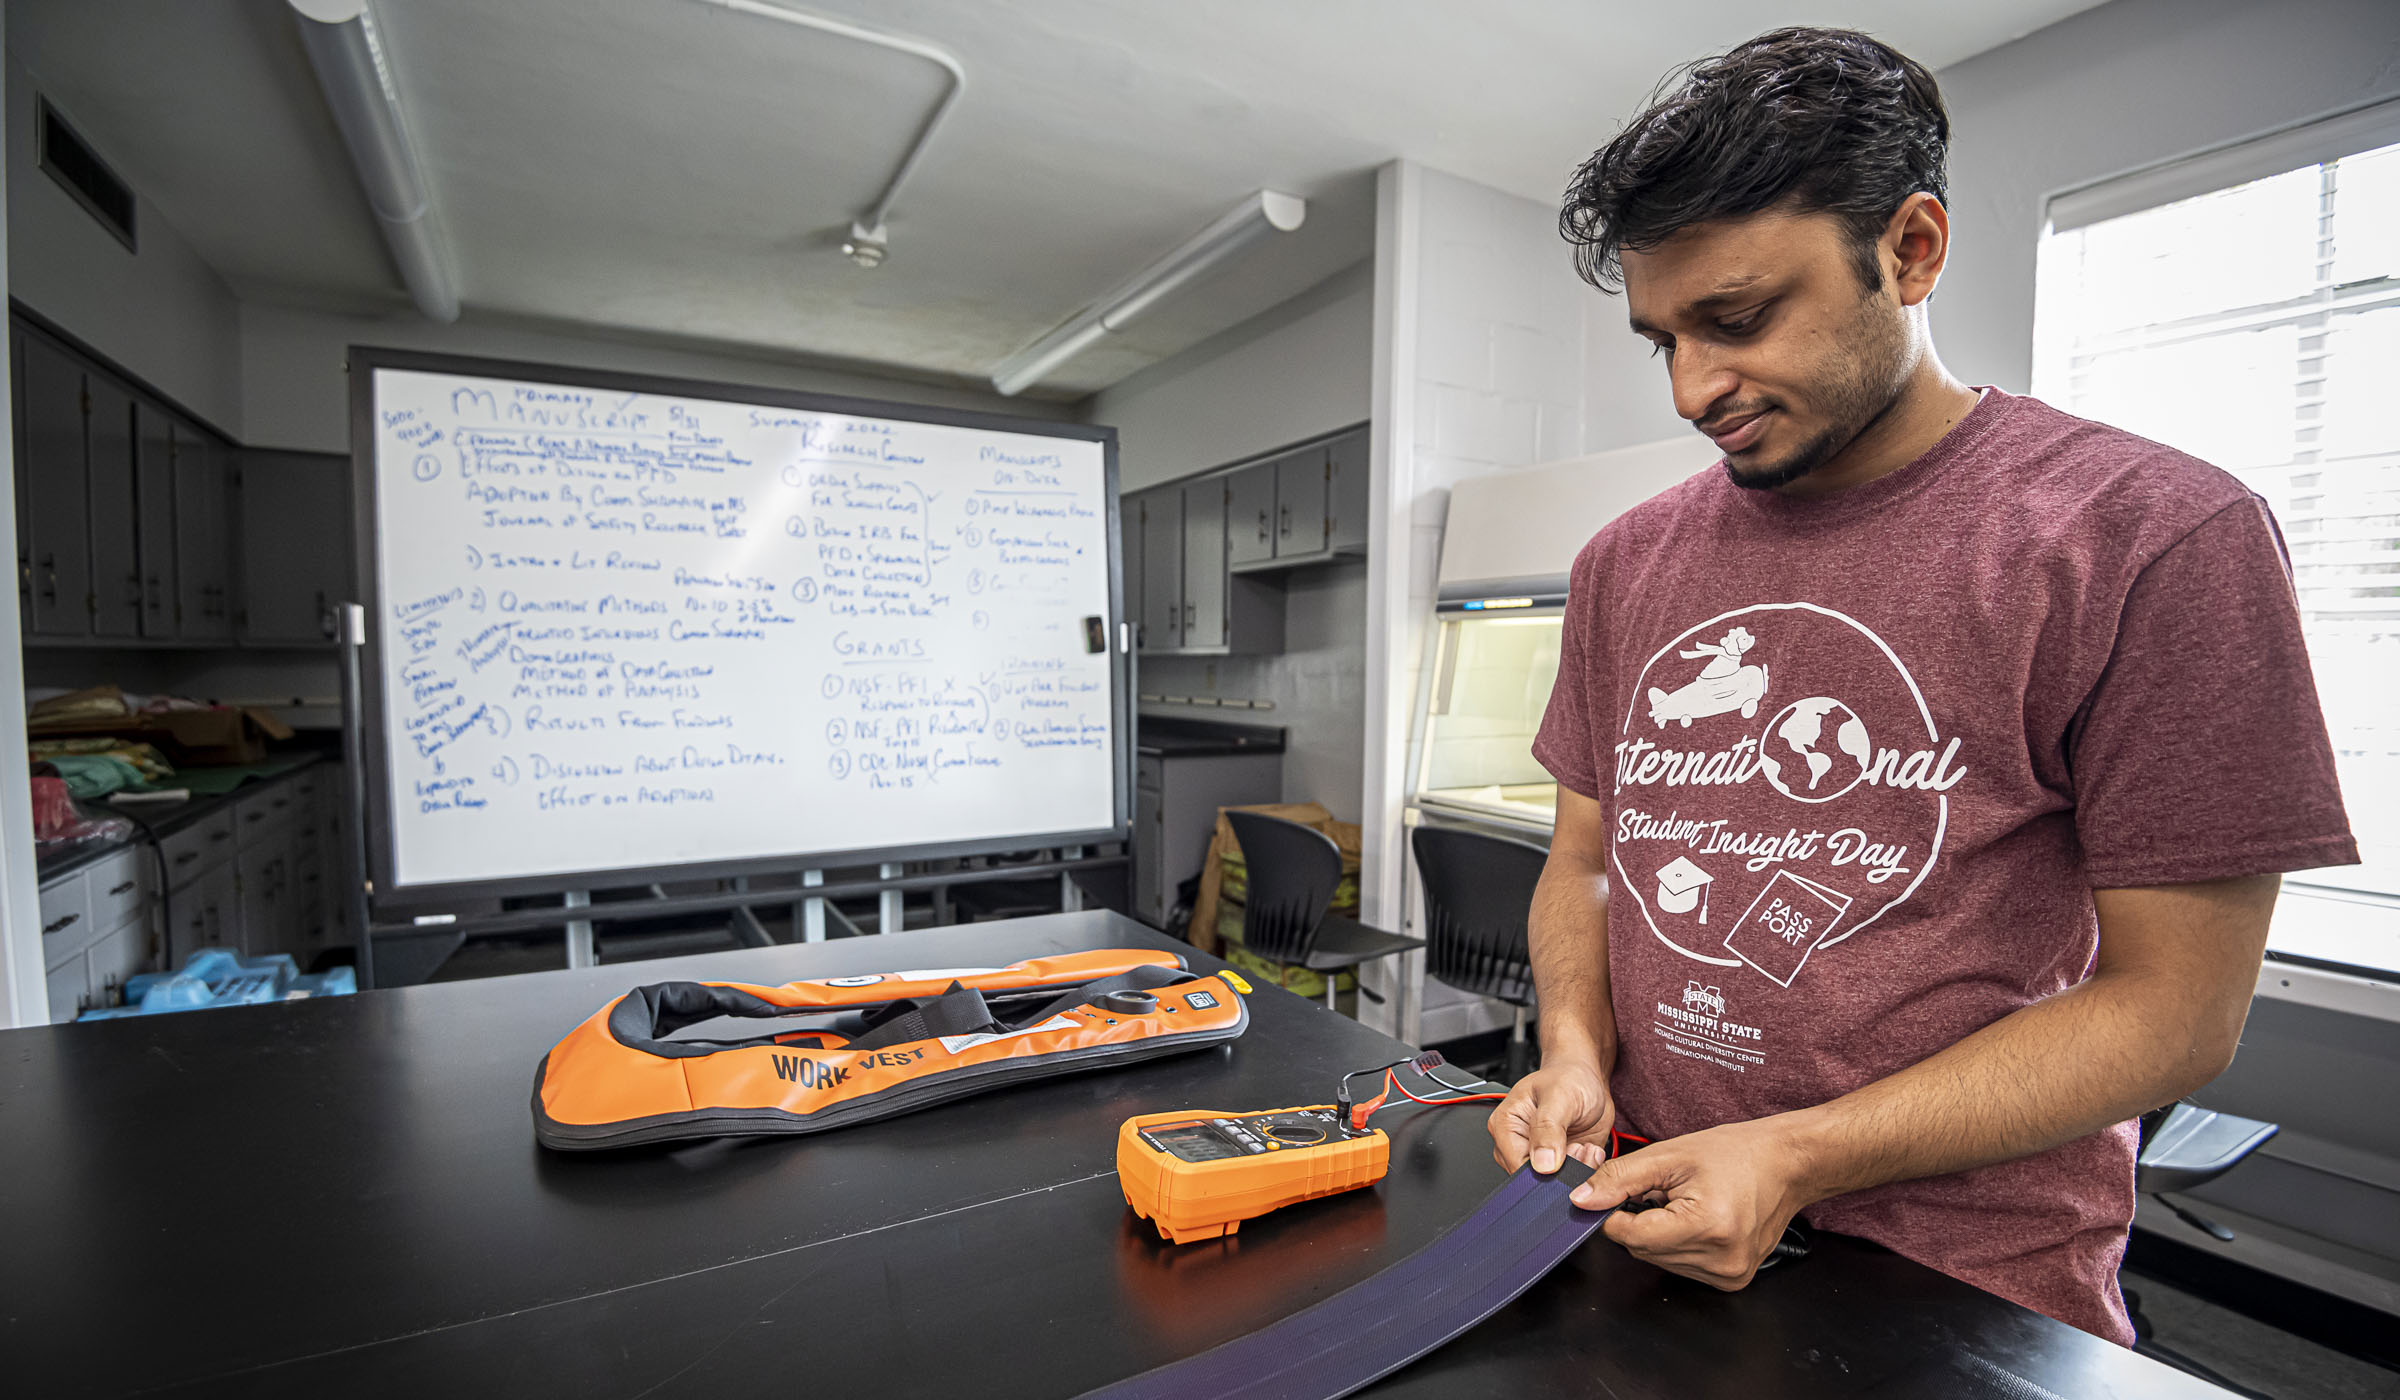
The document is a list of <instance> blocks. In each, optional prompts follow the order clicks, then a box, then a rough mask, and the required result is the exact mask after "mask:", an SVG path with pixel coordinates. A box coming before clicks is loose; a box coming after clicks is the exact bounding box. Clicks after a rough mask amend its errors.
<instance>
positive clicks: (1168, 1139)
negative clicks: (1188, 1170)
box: [1141, 1108, 1366, 1162]
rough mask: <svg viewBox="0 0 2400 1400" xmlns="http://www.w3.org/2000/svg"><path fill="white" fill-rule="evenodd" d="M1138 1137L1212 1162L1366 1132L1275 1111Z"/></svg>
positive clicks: (1314, 1115) (1321, 1115) (1326, 1115)
mask: <svg viewBox="0 0 2400 1400" xmlns="http://www.w3.org/2000/svg"><path fill="white" fill-rule="evenodd" d="M1141 1135H1142V1141H1144V1142H1147V1143H1149V1144H1150V1145H1151V1146H1152V1147H1155V1148H1157V1149H1159V1150H1160V1151H1161V1152H1169V1153H1172V1154H1174V1155H1175V1156H1176V1157H1179V1158H1181V1159H1182V1160H1184V1161H1186V1162H1216V1161H1222V1160H1224V1159H1225V1158H1228V1157H1247V1156H1251V1155H1254V1154H1256V1153H1261V1152H1280V1151H1283V1150H1284V1149H1286V1148H1291V1147H1314V1146H1316V1145H1317V1144H1318V1143H1322V1142H1339V1141H1341V1140H1343V1139H1345V1138H1354V1137H1365V1136H1366V1133H1365V1132H1364V1131H1358V1132H1353V1131H1352V1130H1351V1129H1350V1128H1349V1126H1348V1125H1346V1124H1344V1123H1343V1122H1342V1120H1341V1119H1340V1118H1339V1117H1338V1116H1337V1115H1335V1114H1334V1113H1332V1112H1330V1111H1327V1110H1324V1109H1315V1108H1295V1109H1286V1110H1284V1111H1282V1112H1279V1113H1260V1114H1252V1115H1245V1116H1241V1117H1224V1118H1206V1119H1197V1120H1194V1121H1192V1122H1188V1123H1166V1124H1161V1125H1160V1126H1158V1127H1154V1128H1145V1129H1142V1130H1141Z"/></svg>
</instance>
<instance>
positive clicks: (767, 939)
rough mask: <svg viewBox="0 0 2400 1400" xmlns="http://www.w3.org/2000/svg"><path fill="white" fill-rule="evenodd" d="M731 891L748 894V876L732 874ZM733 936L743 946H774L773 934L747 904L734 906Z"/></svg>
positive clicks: (662, 894)
mask: <svg viewBox="0 0 2400 1400" xmlns="http://www.w3.org/2000/svg"><path fill="white" fill-rule="evenodd" d="M733 892H734V893H735V894H748V893H749V892H750V877H749V876H747V875H736V876H734V877H733ZM660 895H661V897H662V898H663V897H664V895H665V891H663V890H662V891H660ZM733 937H734V941H735V942H737V943H740V944H741V945H742V946H743V947H745V948H772V947H774V946H775V935H774V934H773V933H771V932H769V931H768V929H767V926H766V925H765V924H764V923H762V922H760V921H759V917H758V911H756V910H754V909H752V908H751V907H750V906H749V905H747V904H742V905H736V906H735V907H734V911H733Z"/></svg>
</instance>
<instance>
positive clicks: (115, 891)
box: [83, 846, 151, 934]
mask: <svg viewBox="0 0 2400 1400" xmlns="http://www.w3.org/2000/svg"><path fill="white" fill-rule="evenodd" d="M150 862H151V855H150V848H149V847H147V846H136V847H134V848H133V849H131V850H128V851H121V852H119V853H118V854H116V855H113V856H110V857H109V858H108V859H106V860H104V861H101V862H99V863H98V864H96V865H94V866H92V867H91V868H90V869H89V870H86V871H84V872H83V886H84V889H85V891H86V898H88V899H89V900H90V902H91V906H92V927H93V928H95V929H98V930H99V931H100V932H101V933H104V934H105V933H109V932H112V931H114V930H115V929H117V928H119V927H122V926H123V925H125V924H127V923H130V922H132V921H133V920H134V919H137V918H139V917H141V913H142V906H143V904H144V903H145V902H147V901H148V899H149V898H150V879H151V875H150Z"/></svg>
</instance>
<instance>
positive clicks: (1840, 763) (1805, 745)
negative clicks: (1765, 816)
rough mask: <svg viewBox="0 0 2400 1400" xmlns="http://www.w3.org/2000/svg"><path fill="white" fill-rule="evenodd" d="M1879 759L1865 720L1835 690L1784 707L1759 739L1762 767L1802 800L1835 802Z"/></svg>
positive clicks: (1779, 789) (1783, 788) (1773, 781)
mask: <svg viewBox="0 0 2400 1400" xmlns="http://www.w3.org/2000/svg"><path fill="white" fill-rule="evenodd" d="M1874 761H1875V751H1874V749H1873V748H1871V747H1870V746H1869V744H1868V741H1867V726H1866V723H1865V722H1864V721H1862V720H1861V719H1859V717H1858V716H1857V715H1856V714H1855V713H1853V712H1852V711H1851V709H1850V707H1849V706H1848V705H1845V704H1843V703H1842V702H1841V701H1839V700H1836V699H1834V698H1833V697H1832V696H1830V695H1812V696H1810V697H1809V698H1808V699H1806V700H1796V701H1794V702H1792V703H1791V704H1789V705H1786V706H1784V707H1783V709H1782V711H1780V712H1779V713H1778V714H1777V715H1776V716H1775V718H1773V719H1771V720H1769V721H1767V727H1766V729H1765V731H1764V732H1762V733H1761V734H1760V735H1759V738H1758V766H1759V770H1760V771H1761V772H1763V773H1765V774H1766V777H1767V781H1768V782H1769V783H1770V784H1772V785H1773V786H1774V788H1775V790H1776V791H1777V792H1780V793H1782V794H1783V795H1784V796H1786V797H1789V798H1791V799H1793V800H1794V801H1797V802H1830V801H1832V800H1833V799H1834V798H1837V797H1839V796H1841V795H1842V794H1843V793H1845V792H1848V791H1849V790H1850V789H1852V788H1854V787H1856V786H1858V780H1859V779H1861V778H1863V777H1865V776H1866V775H1867V765H1869V764H1871V763H1873V762H1874Z"/></svg>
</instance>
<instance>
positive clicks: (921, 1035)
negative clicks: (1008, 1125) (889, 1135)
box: [843, 967, 1200, 1050]
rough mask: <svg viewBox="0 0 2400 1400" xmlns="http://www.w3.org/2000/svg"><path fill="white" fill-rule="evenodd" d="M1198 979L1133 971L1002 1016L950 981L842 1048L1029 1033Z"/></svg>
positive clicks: (1177, 971) (1161, 970)
mask: <svg viewBox="0 0 2400 1400" xmlns="http://www.w3.org/2000/svg"><path fill="white" fill-rule="evenodd" d="M1199 975H1200V974H1198V973H1196V972H1186V971H1184V970H1183V969H1182V968H1180V967H1137V968H1134V969H1133V970H1132V971H1130V972H1120V973H1118V974H1117V975H1116V976H1114V977H1103V978H1101V979H1099V980H1098V981H1094V982H1086V983H1084V984H1083V985H1082V986H1080V987H1072V988H1069V989H1068V990H1067V991H1065V992H1064V993H1062V994H1060V995H1058V996H1055V997H1052V998H1050V999H1049V1000H1047V1001H1045V1002H1043V1003H1042V1004H1041V1005H1040V1006H1037V1007H1035V1008H1034V1009H1033V1010H1031V1011H1029V1012H1023V1013H1020V1014H1016V1015H1011V1016H1008V1017H1006V1018H1003V1017H1001V1016H999V1015H997V1014H995V1013H994V1012H993V1011H992V1009H991V1007H990V1005H989V1004H988V1003H986V1001H985V1000H984V996H983V993H981V992H979V991H977V990H975V989H974V988H973V987H968V986H964V985H962V984H960V983H957V982H953V983H951V984H950V989H949V990H948V991H946V992H944V993H942V994H941V995H940V996H938V997H926V998H924V999H922V1000H919V1001H916V1002H914V1003H898V1002H896V1003H894V1004H893V1005H894V1008H895V1009H897V1010H898V1013H899V1014H897V1015H893V1016H890V1017H888V1018H885V1019H881V1020H874V1021H870V1022H869V1023H868V1025H867V1029H866V1031H865V1033H864V1034H862V1035H860V1036H859V1037H858V1038H857V1039H856V1040H853V1041H851V1042H850V1043H849V1044H848V1045H846V1046H845V1047H843V1048H845V1049H849V1050H881V1049H884V1048H886V1047H888V1046H893V1045H906V1044H909V1043H910V1042H912V1041H918V1040H931V1039H933V1038H935V1037H936V1036H945V1035H986V1034H989V1035H1006V1034H1008V1033H1009V1032H1011V1031H1022V1030H1031V1029H1032V1028H1033V1027H1035V1026H1038V1025H1040V1024H1041V1023H1042V1022H1044V1021H1047V1020H1049V1019H1050V1018H1051V1017H1053V1016H1056V1015H1058V1014H1059V1013H1060V1012H1062V1011H1069V1010H1072V1009H1073V1008H1075V1007H1078V1006H1082V1005H1085V1004H1086V1003H1089V1002H1093V1001H1097V1000H1098V999H1100V998H1101V997H1104V996H1107V995H1108V994H1109V993H1111V992H1146V991H1149V990H1151V989H1152V988H1156V987H1166V986H1172V985H1174V984H1175V983H1177V982H1192V981H1197V980H1198V979H1199Z"/></svg>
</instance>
